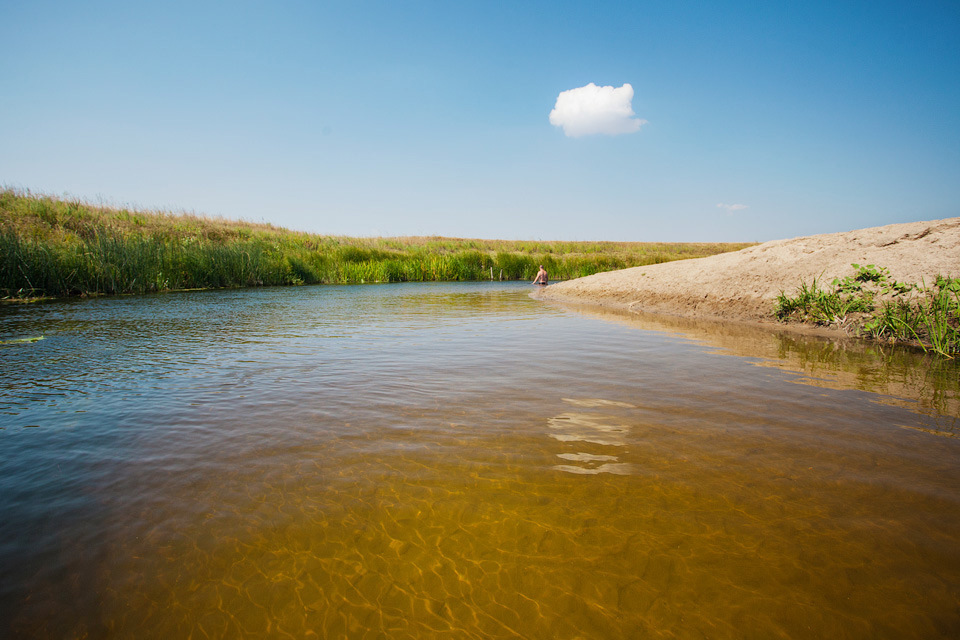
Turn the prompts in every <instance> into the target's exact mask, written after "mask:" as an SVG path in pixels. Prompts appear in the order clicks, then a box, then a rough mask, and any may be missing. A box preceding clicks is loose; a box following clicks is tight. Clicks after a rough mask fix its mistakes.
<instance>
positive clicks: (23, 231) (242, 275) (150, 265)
mask: <svg viewBox="0 0 960 640" xmlns="http://www.w3.org/2000/svg"><path fill="white" fill-rule="evenodd" d="M748 246H751V245H750V244H748V243H646V242H544V241H507V240H479V239H464V238H443V237H399V238H348V237H342V236H323V235H315V234H307V233H300V232H296V231H290V230H287V229H283V228H280V227H275V226H273V225H270V224H256V223H249V222H238V221H231V220H224V219H219V218H209V217H204V216H198V215H195V214H187V213H170V212H163V211H142V210H129V209H122V208H119V209H118V208H111V207H104V206H98V205H93V204H90V203H87V202H83V201H80V200H76V199H65V198H57V197H53V196H48V195H35V194H32V193H30V192H28V191H23V190H16V189H9V188H7V189H3V190H0V297H2V298H4V299H7V300H11V299H14V300H22V299H29V298H37V297H68V296H86V295H115V294H130V293H149V292H159V291H170V290H182V289H208V288H222V287H249V286H269V285H298V284H321V283H330V284H334V283H336V284H341V283H368V282H422V281H458V280H460V281H467V280H489V279H498V280H518V279H531V280H532V279H533V277H534V275H535V274H536V272H537V268H538V266H539V265H541V264H542V265H544V267H545V268H546V269H547V271H548V272H549V273H550V277H551V279H552V280H558V279H559V280H566V279H570V278H577V277H581V276H587V275H591V274H594V273H598V272H601V271H609V270H613V269H623V268H626V267H634V266H642V265H648V264H654V263H659V262H668V261H671V260H680V259H685V258H696V257H703V256H709V255H714V254H717V253H723V252H726V251H735V250H738V249H742V248H744V247H748Z"/></svg>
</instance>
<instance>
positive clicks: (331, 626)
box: [0, 283, 960, 639]
mask: <svg viewBox="0 0 960 640" xmlns="http://www.w3.org/2000/svg"><path fill="white" fill-rule="evenodd" d="M529 289H530V287H529V286H522V285H517V284H499V283H496V284H494V283H491V284H459V285H447V284H422V285H383V286H356V287H332V286H331V287H300V288H292V289H290V288H287V289H264V290H244V291H214V292H191V293H178V294H169V295H161V296H150V297H130V298H113V299H94V300H82V301H70V302H55V303H47V304H39V305H30V306H19V307H5V308H0V340H2V341H4V344H2V345H0V364H2V371H0V374H2V377H0V426H2V430H0V509H2V511H0V572H2V573H0V636H14V637H50V638H62V637H92V638H99V637H117V638H177V637H190V636H192V637H244V636H246V637H295V638H304V637H329V638H338V637H349V638H367V637H370V638H374V637H376V638H380V637H389V638H432V637H447V638H499V637H503V638H509V637H522V638H571V639H572V638H661V637H662V638H694V637H696V638H701V637H706V638H739V637H757V638H775V637H809V638H820V637H824V638H825V637H830V638H911V637H915V638H937V637H944V638H947V637H953V638H955V637H960V438H956V437H954V436H956V435H957V433H958V431H960V426H958V418H957V406H958V405H957V402H958V391H960V379H958V374H960V373H958V372H960V368H958V367H957V365H956V364H954V363H949V362H938V361H935V360H933V359H929V358H925V357H923V356H922V355H917V354H911V353H902V352H890V351H889V350H886V351H881V350H877V349H868V348H856V347H851V348H840V347H838V346H836V345H833V344H831V343H826V342H820V341H816V340H810V339H807V340H804V339H799V338H796V337H789V336H781V335H778V334H775V333H771V332H759V331H755V330H748V329H746V328H739V327H730V326H712V327H711V326H708V325H699V324H696V323H683V322H681V321H672V322H670V323H668V322H667V321H666V320H664V319H659V320H649V319H647V320H645V319H642V318H626V317H621V316H613V315H598V314H597V313H596V312H582V311H577V310H573V309H566V308H562V307H557V306H551V305H548V304H545V303H543V302H541V301H538V300H535V299H531V298H530V297H529V296H528V293H529ZM41 336H42V337H43V339H42V340H37V341H24V339H32V338H39V337H41Z"/></svg>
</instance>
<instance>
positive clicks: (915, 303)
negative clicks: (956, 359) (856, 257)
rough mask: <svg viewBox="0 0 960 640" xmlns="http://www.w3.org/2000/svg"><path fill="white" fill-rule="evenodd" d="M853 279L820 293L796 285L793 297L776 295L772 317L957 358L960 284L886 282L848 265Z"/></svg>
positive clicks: (815, 286) (881, 275) (877, 272)
mask: <svg viewBox="0 0 960 640" xmlns="http://www.w3.org/2000/svg"><path fill="white" fill-rule="evenodd" d="M851 266H852V267H853V268H854V270H855V273H854V275H852V276H847V277H845V278H843V279H842V280H840V279H834V280H833V282H832V283H831V286H830V287H829V288H826V289H824V288H823V287H822V286H821V285H820V284H819V283H818V282H817V280H816V279H814V281H813V283H812V284H810V285H807V284H806V283H805V282H801V283H800V286H799V288H798V289H797V291H796V292H795V294H794V295H792V296H788V295H786V294H785V293H783V292H781V293H780V295H779V296H778V297H777V305H776V310H775V313H776V316H777V318H779V319H780V320H782V321H787V320H799V321H801V322H812V323H815V324H820V325H835V326H838V327H841V328H844V329H847V330H848V331H852V332H853V333H854V334H855V335H861V336H869V337H872V338H874V339H876V340H879V341H881V342H891V343H895V342H900V343H906V344H911V345H915V346H918V347H920V348H922V349H923V350H924V351H931V352H933V353H936V354H938V355H941V356H944V357H947V358H952V357H953V356H954V355H955V354H957V353H960V279H958V278H949V277H944V276H937V278H936V279H935V281H934V283H933V285H932V286H929V287H928V286H927V285H926V283H921V284H919V285H917V284H909V283H902V282H897V281H895V280H891V279H890V277H889V271H888V270H887V269H885V268H882V267H880V268H878V267H875V266H874V265H867V266H865V267H861V266H860V265H858V264H853V265H851Z"/></svg>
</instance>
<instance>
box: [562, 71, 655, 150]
mask: <svg viewBox="0 0 960 640" xmlns="http://www.w3.org/2000/svg"><path fill="white" fill-rule="evenodd" d="M632 100H633V87H632V86H630V85H629V84H624V85H623V86H622V87H620V88H619V89H618V88H616V87H598V86H597V85H595V84H593V83H592V82H591V83H590V84H588V85H587V86H585V87H579V88H577V89H570V90H569V91H561V92H560V95H558V96H557V104H556V105H555V106H554V107H553V111H551V112H550V124H552V125H553V126H555V127H562V128H563V132H564V133H565V134H566V135H567V136H568V137H570V138H579V137H580V136H589V135H594V134H598V133H602V134H606V135H609V136H616V135H620V134H622V133H634V132H635V131H639V130H640V127H641V125H644V124H646V123H647V121H646V120H641V119H640V118H636V117H634V116H635V115H636V114H634V113H633V107H632V106H631V105H630V103H631V101H632Z"/></svg>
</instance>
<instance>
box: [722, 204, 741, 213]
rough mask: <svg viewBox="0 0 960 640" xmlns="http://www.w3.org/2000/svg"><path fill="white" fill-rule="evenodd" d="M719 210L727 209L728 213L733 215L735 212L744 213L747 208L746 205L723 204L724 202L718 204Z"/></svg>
mask: <svg viewBox="0 0 960 640" xmlns="http://www.w3.org/2000/svg"><path fill="white" fill-rule="evenodd" d="M717 207H718V208H719V209H726V210H727V211H728V212H730V213H733V212H734V211H743V210H744V209H746V208H747V205H745V204H723V203H722V202H720V203H718V204H717Z"/></svg>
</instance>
